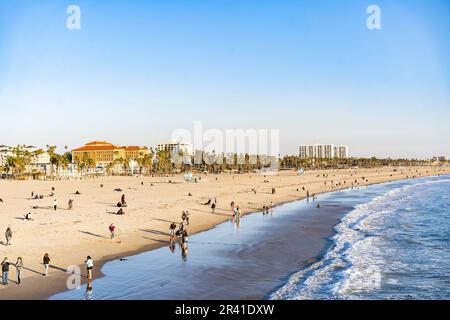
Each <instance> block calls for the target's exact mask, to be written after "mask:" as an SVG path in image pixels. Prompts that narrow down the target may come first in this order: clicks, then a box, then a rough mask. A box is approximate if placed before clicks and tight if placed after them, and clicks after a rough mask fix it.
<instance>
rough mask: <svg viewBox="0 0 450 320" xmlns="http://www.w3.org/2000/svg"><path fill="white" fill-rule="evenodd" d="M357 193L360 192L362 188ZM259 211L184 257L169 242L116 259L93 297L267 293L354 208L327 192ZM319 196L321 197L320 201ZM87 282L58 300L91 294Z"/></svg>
mask: <svg viewBox="0 0 450 320" xmlns="http://www.w3.org/2000/svg"><path fill="white" fill-rule="evenodd" d="M355 192H356V191H355ZM319 199H320V201H321V203H322V206H321V208H320V209H317V208H316V203H317V202H312V201H311V202H309V203H307V202H306V201H305V200H303V201H297V202H292V203H287V204H284V205H281V206H279V207H277V208H274V209H273V210H271V211H270V213H269V214H267V215H263V214H262V213H261V212H259V213H253V214H251V215H248V216H245V217H243V218H242V219H241V221H240V223H239V226H236V225H235V224H233V223H232V222H231V221H230V222H225V223H223V224H220V225H218V226H216V227H215V228H213V229H212V230H209V231H205V232H202V233H199V234H196V235H194V236H191V237H190V238H189V242H188V252H187V255H186V256H185V257H183V256H182V253H181V249H180V246H179V245H178V244H177V245H176V248H175V251H174V252H173V253H172V252H171V251H170V250H169V248H167V247H162V248H160V249H157V250H153V251H151V252H147V253H141V254H139V255H135V256H130V257H127V258H126V260H124V261H120V260H115V261H112V262H110V263H108V264H106V265H105V266H104V267H103V270H104V272H105V274H106V277H104V278H101V279H99V280H97V281H94V282H93V294H92V296H91V297H90V298H93V299H136V300H139V299H152V300H155V299H156V300H159V299H170V300H174V299H175V300H179V299H183V300H185V299H188V300H189V299H195V300H197V299H200V300H216V299H252V300H253V299H264V298H265V295H266V293H267V292H269V291H270V290H272V289H274V288H276V287H277V286H280V285H281V284H282V283H283V280H284V279H285V277H286V275H288V274H289V273H290V272H293V271H297V270H298V269H300V268H303V267H304V266H306V265H308V264H310V263H313V262H314V261H316V260H317V259H319V258H320V256H321V255H322V252H323V251H324V250H326V249H327V248H328V247H329V245H330V243H329V240H327V239H329V237H330V236H331V234H332V233H333V226H334V225H335V224H336V223H337V222H338V220H339V219H340V218H341V217H342V216H343V215H344V214H345V213H347V212H348V211H349V210H351V208H352V207H347V206H346V205H345V204H343V203H342V202H341V201H339V199H337V200H334V199H333V197H329V196H319ZM319 199H317V200H319ZM85 291H86V287H85V286H84V287H82V288H81V290H73V291H69V292H64V293H62V294H58V295H56V296H54V297H52V299H83V298H85V294H84V293H85Z"/></svg>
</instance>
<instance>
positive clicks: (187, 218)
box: [186, 210, 190, 226]
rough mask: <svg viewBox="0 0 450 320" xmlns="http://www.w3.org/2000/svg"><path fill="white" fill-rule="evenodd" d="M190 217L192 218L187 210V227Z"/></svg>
mask: <svg viewBox="0 0 450 320" xmlns="http://www.w3.org/2000/svg"><path fill="white" fill-rule="evenodd" d="M189 216H190V213H189V211H187V210H186V225H187V226H188V225H189Z"/></svg>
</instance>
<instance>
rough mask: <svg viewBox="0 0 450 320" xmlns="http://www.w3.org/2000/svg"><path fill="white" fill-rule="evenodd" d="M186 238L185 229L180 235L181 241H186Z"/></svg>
mask: <svg viewBox="0 0 450 320" xmlns="http://www.w3.org/2000/svg"><path fill="white" fill-rule="evenodd" d="M187 240H188V233H187V230H184V231H183V234H182V235H181V242H182V243H187Z"/></svg>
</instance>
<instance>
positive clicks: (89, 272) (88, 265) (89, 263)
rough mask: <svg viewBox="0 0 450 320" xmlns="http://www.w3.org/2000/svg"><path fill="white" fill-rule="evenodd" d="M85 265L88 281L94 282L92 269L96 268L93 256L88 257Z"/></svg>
mask: <svg viewBox="0 0 450 320" xmlns="http://www.w3.org/2000/svg"><path fill="white" fill-rule="evenodd" d="M85 264H86V269H87V278H88V280H92V268H94V261H92V258H91V256H87V258H86V261H85Z"/></svg>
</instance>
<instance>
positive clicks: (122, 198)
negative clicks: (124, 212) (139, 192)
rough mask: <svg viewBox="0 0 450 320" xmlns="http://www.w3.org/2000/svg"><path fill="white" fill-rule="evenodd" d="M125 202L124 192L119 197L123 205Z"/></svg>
mask: <svg viewBox="0 0 450 320" xmlns="http://www.w3.org/2000/svg"><path fill="white" fill-rule="evenodd" d="M126 203H127V202H126V201H125V194H122V197H121V198H120V204H121V205H122V207H123V206H125V204H126Z"/></svg>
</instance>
